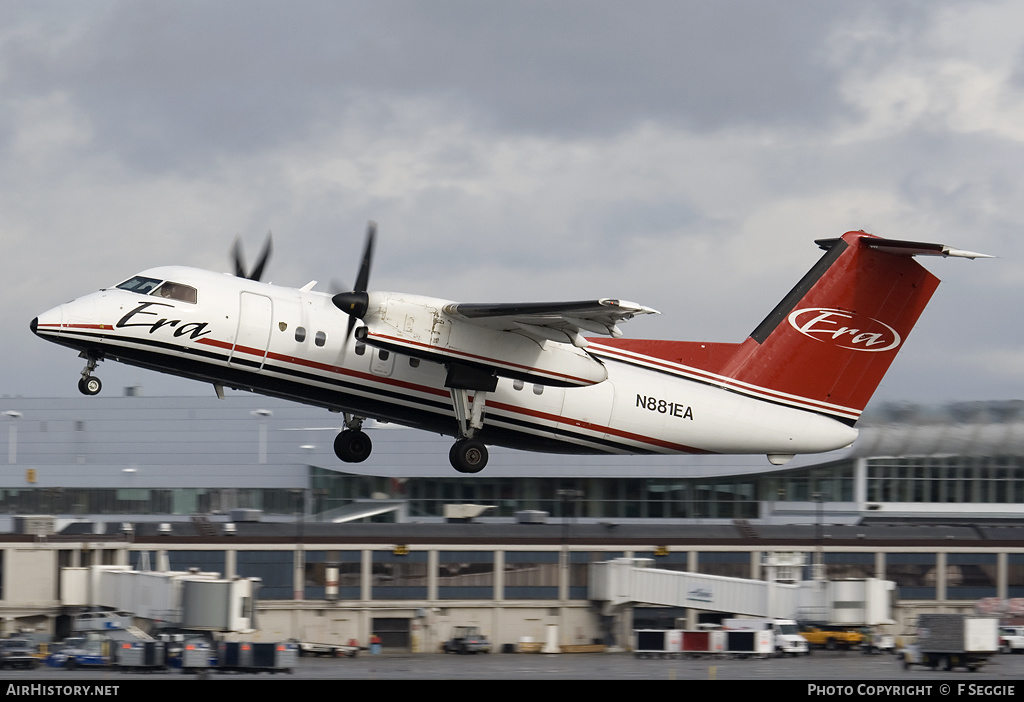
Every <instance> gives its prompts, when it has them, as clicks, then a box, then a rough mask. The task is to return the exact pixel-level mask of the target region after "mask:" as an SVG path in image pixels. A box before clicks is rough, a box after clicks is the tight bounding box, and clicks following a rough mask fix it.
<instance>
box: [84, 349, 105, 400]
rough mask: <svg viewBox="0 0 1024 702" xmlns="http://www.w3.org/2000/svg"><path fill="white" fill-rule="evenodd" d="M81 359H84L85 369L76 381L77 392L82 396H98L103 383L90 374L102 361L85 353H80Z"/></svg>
mask: <svg viewBox="0 0 1024 702" xmlns="http://www.w3.org/2000/svg"><path fill="white" fill-rule="evenodd" d="M82 358H84V359H85V368H83V369H82V377H81V378H80V379H79V381H78V392H80V393H82V394H83V395H98V394H99V393H100V390H102V389H103V383H101V382H100V379H99V378H97V377H96V376H94V375H93V374H92V372H93V371H94V370H96V364H97V363H99V362H100V360H102V359H101V358H100V357H98V356H94V355H92V354H88V353H86V352H85V351H83V352H82Z"/></svg>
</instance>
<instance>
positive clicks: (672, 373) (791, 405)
mask: <svg viewBox="0 0 1024 702" xmlns="http://www.w3.org/2000/svg"><path fill="white" fill-rule="evenodd" d="M589 353H590V354H591V355H592V356H596V357H598V358H600V359H602V360H604V361H611V362H613V363H622V364H624V365H627V366H633V367H634V368H642V369H643V370H647V371H652V372H654V373H661V374H663V375H667V376H669V377H672V378H678V379H680V380H687V381H689V382H691V383H700V384H701V385H706V386H708V387H712V388H715V389H717V390H722V391H724V392H731V393H733V394H734V395H739V396H741V397H745V398H747V399H749V400H756V401H757V402H764V403H765V404H769V405H778V406H779V407H786V408H788V409H795V410H799V411H801V412H810V413H811V414H820V415H822V416H824V417H828V418H829V419H834V420H836V421H837V422H842V423H843V424H845V425H846V426H848V427H852V426H854V425H855V424H856V423H857V419H855V418H853V417H846V416H843V415H841V414H837V413H833V412H829V411H828V410H824V409H812V408H810V407H801V406H800V405H799V404H797V403H796V401H794V402H787V401H786V400H777V399H772V398H768V397H761V396H759V395H757V394H755V393H753V392H752V391H748V390H743V389H742V388H736V387H732V386H729V385H725V384H724V383H719V382H716V381H714V380H707V379H704V378H699V377H694V376H692V375H688V374H687V373H686V371H683V370H675V369H671V368H660V367H658V366H656V365H647V364H645V363H644V362H642V361H639V360H633V359H630V358H623V357H622V356H616V355H613V354H610V353H604V352H602V351H600V350H599V349H590V351H589ZM656 360H657V359H656Z"/></svg>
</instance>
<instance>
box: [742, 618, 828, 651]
mask: <svg viewBox="0 0 1024 702" xmlns="http://www.w3.org/2000/svg"><path fill="white" fill-rule="evenodd" d="M722 628H724V629H753V630H754V631H771V632H772V636H773V638H774V640H775V655H777V656H806V655H807V654H808V653H810V647H809V646H808V645H807V639H805V638H804V637H803V636H801V635H800V630H799V629H798V627H797V624H796V622H795V621H794V620H792V619H739V618H737V619H724V620H722Z"/></svg>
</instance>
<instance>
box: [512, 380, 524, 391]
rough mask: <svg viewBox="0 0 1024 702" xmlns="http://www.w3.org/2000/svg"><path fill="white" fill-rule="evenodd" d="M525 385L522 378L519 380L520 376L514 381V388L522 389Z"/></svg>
mask: <svg viewBox="0 0 1024 702" xmlns="http://www.w3.org/2000/svg"><path fill="white" fill-rule="evenodd" d="M524 385H525V383H524V382H523V381H522V380H519V379H518V378H517V379H516V380H513V381H512V389H513V390H522V389H523V386H524Z"/></svg>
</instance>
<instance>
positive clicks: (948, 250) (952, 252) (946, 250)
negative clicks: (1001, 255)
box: [942, 246, 996, 261]
mask: <svg viewBox="0 0 1024 702" xmlns="http://www.w3.org/2000/svg"><path fill="white" fill-rule="evenodd" d="M942 255H943V256H955V257H956V258H969V259H971V260H972V261H973V260H974V259H976V258H996V257H995V256H990V255H988V254H983V253H977V252H975V251H962V250H960V249H954V248H952V247H949V246H944V247H943V248H942Z"/></svg>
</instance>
